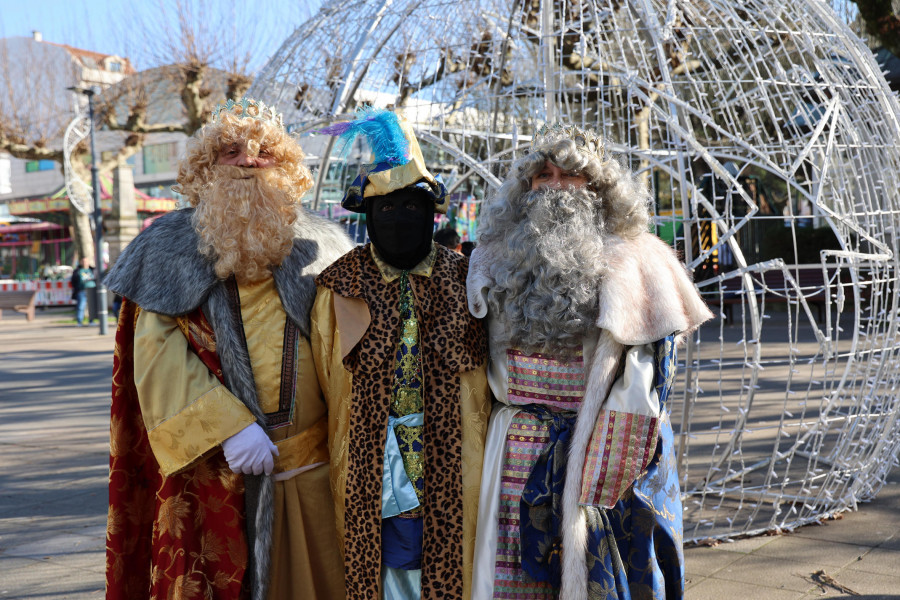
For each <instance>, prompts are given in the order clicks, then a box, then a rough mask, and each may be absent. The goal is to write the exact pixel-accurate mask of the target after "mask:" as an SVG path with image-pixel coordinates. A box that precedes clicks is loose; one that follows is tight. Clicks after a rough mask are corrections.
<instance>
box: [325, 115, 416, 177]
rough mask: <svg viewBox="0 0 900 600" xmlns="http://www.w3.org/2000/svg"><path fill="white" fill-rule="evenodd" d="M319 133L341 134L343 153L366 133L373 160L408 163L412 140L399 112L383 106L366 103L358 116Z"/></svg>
mask: <svg viewBox="0 0 900 600" xmlns="http://www.w3.org/2000/svg"><path fill="white" fill-rule="evenodd" d="M317 133H324V134H325V135H332V136H338V138H339V139H340V140H341V142H342V146H341V150H340V152H339V153H338V154H339V155H340V156H342V157H343V156H344V155H345V154H346V153H347V151H348V150H349V149H350V147H351V145H352V144H353V140H355V139H356V136H358V135H364V136H366V140H367V141H368V143H369V148H371V150H372V153H373V154H374V156H375V158H374V160H373V161H372V162H374V163H375V164H378V163H384V162H386V163H390V164H392V165H405V164H406V163H408V162H409V140H407V139H406V136H405V135H403V130H402V129H401V128H400V119H398V118H397V115H396V114H394V113H392V112H391V111H389V110H385V109H383V108H374V107H371V106H363V107H360V108H359V109H357V111H356V119H355V120H353V121H347V122H344V123H337V124H335V125H332V126H330V127H326V128H325V129H319V130H318V131H317Z"/></svg>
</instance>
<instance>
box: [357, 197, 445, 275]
mask: <svg viewBox="0 0 900 600" xmlns="http://www.w3.org/2000/svg"><path fill="white" fill-rule="evenodd" d="M366 223H367V224H368V228H369V239H370V240H371V241H372V245H373V246H375V249H376V250H377V251H378V253H379V254H380V255H381V257H382V258H383V259H384V260H385V261H386V262H387V263H388V264H391V265H393V266H395V267H397V268H399V269H411V268H413V267H414V266H416V265H417V264H418V263H419V261H421V260H422V259H423V258H425V257H426V256H428V253H429V252H431V231H432V229H433V228H434V202H433V201H432V200H431V198H429V197H428V195H427V193H426V192H424V191H422V190H421V188H417V187H412V188H408V187H406V188H401V189H399V190H397V191H395V192H390V193H389V194H386V195H384V196H376V197H374V198H371V199H370V200H369V201H368V202H367V203H366Z"/></svg>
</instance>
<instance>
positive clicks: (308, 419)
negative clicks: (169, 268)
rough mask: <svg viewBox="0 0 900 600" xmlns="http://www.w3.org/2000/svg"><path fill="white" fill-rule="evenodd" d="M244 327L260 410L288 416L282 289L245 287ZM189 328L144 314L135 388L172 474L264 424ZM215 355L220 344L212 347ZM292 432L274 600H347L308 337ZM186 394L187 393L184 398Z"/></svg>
mask: <svg viewBox="0 0 900 600" xmlns="http://www.w3.org/2000/svg"><path fill="white" fill-rule="evenodd" d="M239 292H240V302H241V307H240V308H241V318H242V321H243V326H244V334H245V336H246V341H247V349H248V351H249V356H250V363H251V367H252V370H253V376H254V381H255V383H256V388H257V393H258V398H259V402H260V406H261V407H262V409H263V411H264V412H266V413H267V414H269V413H274V412H277V411H279V410H280V409H281V408H285V407H279V391H280V387H281V371H282V357H283V355H284V351H285V348H284V347H283V346H284V327H285V322H286V318H287V317H286V314H285V312H284V309H283V307H282V305H281V301H280V299H279V296H278V293H277V291H276V289H275V284H274V281H273V280H272V279H271V278H268V279H266V280H264V281H262V282H259V283H255V284H249V285H247V284H242V285H240V286H239ZM187 327H189V324H188V323H187V319H182V318H178V319H175V318H171V317H166V316H162V315H159V314H156V313H152V312H149V311H142V312H140V314H139V316H138V318H137V322H136V324H135V345H134V355H135V385H136V387H137V391H138V398H139V402H140V406H141V411H142V415H143V419H144V423H145V426H146V428H147V432H148V437H149V440H150V445H151V448H152V450H153V454H154V456H155V457H156V459H157V460H158V462H159V464H160V467H161V469H162V470H163V472H164V474H166V475H169V474H171V473H174V472H178V471H181V470H182V469H185V468H189V467H190V466H192V465H193V464H195V462H196V461H198V460H202V459H203V457H204V455H205V454H207V453H208V452H209V451H210V450H212V449H214V448H216V447H218V446H219V445H221V443H222V442H223V441H224V440H226V439H227V438H229V437H230V436H232V435H234V434H235V433H237V432H238V431H240V430H241V429H243V428H244V427H246V426H247V425H248V424H250V423H253V422H254V418H253V416H252V414H251V413H250V411H249V410H248V409H247V408H246V407H245V406H244V405H243V403H241V401H240V400H238V399H237V398H236V397H234V395H232V394H231V392H230V391H228V389H226V388H225V386H224V385H222V384H221V383H220V382H219V380H218V379H217V378H216V377H215V376H214V375H213V374H212V373H210V371H209V369H208V368H207V367H206V365H204V364H203V362H202V361H201V360H200V359H199V357H198V356H197V355H196V354H195V353H194V352H193V350H192V349H191V348H190V347H189V346H188V343H187V340H186V337H185V335H183V333H184V332H186V331H187ZM209 342H210V345H211V346H212V347H211V348H210V350H213V351H214V350H215V346H214V340H209ZM297 350H298V351H297V355H296V361H297V370H296V373H297V375H296V381H295V386H296V395H295V400H294V406H293V407H288V410H290V412H291V417H292V418H291V419H290V424H289V425H287V426H284V427H281V428H278V429H273V430H271V431H270V435H271V437H272V440H273V441H274V442H275V444H276V446H277V447H278V450H279V456H278V457H277V458H276V464H275V480H276V483H275V505H274V527H273V530H272V531H273V542H272V548H271V557H272V558H271V560H272V562H271V568H270V571H269V573H270V583H269V592H268V597H269V598H271V599H281V598H284V599H287V598H301V597H302V598H342V597H343V569H342V565H341V560H340V554H339V552H338V549H337V543H336V533H335V528H334V521H333V515H332V513H331V512H330V511H328V510H326V509H325V508H324V507H327V506H329V505H330V503H331V501H332V500H331V492H330V489H329V478H328V470H329V469H328V462H327V461H328V453H327V447H326V435H327V427H326V421H325V403H324V402H323V400H322V395H321V391H320V389H319V385H318V380H317V377H316V373H315V369H314V366H313V362H312V354H311V349H310V345H309V340H307V339H306V338H304V337H303V336H302V335H301V336H299V342H298V349H297ZM176 390H178V392H179V393H175V391H176Z"/></svg>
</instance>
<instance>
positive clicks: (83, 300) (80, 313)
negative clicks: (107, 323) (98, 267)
mask: <svg viewBox="0 0 900 600" xmlns="http://www.w3.org/2000/svg"><path fill="white" fill-rule="evenodd" d="M96 287H97V281H96V278H95V276H94V267H92V266H90V262H89V261H88V259H87V258H82V259H81V266H80V267H78V268H77V269H75V271H74V272H73V273H72V299H73V300H74V301H75V320H76V321H77V322H78V326H79V327H83V326H84V311H85V309H86V308H87V295H88V290H90V293H92V294H93V293H94V289H95V288H96ZM89 320H90V321H91V322H92V323H93V322H94V321H95V320H96V317H92V318H90V319H89Z"/></svg>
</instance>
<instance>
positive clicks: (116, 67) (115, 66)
mask: <svg viewBox="0 0 900 600" xmlns="http://www.w3.org/2000/svg"><path fill="white" fill-rule="evenodd" d="M109 70H110V71H112V72H113V73H118V72H119V71H121V70H122V63H120V62H111V63H109Z"/></svg>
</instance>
